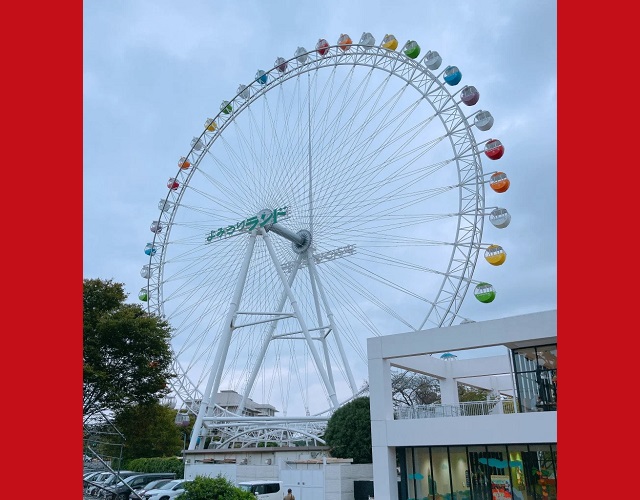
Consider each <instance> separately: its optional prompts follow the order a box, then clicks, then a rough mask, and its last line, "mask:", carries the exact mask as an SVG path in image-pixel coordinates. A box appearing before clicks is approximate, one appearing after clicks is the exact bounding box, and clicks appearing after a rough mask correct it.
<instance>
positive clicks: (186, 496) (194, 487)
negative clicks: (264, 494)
mask: <svg viewBox="0 0 640 500" xmlns="http://www.w3.org/2000/svg"><path fill="white" fill-rule="evenodd" d="M184 490H185V491H184V493H183V494H182V495H180V500H213V499H214V498H215V499H216V500H256V497H255V496H254V495H253V493H251V492H249V491H244V490H241V489H240V488H238V487H237V486H235V485H234V484H233V483H232V482H230V481H229V480H228V479H227V478H225V477H223V476H218V477H214V478H211V477H203V476H197V477H196V478H195V479H194V480H193V481H189V482H187V483H185V486H184Z"/></svg>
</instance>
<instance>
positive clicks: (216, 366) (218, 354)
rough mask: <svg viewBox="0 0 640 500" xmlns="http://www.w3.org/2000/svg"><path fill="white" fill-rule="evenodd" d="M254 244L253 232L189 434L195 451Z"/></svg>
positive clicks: (215, 389)
mask: <svg viewBox="0 0 640 500" xmlns="http://www.w3.org/2000/svg"><path fill="white" fill-rule="evenodd" d="M255 244H256V232H255V231H253V232H252V233H251V236H250V238H249V243H248V245H247V248H246V250H245V253H244V260H243V262H242V267H241V268H240V274H239V275H238V281H237V282H236V289H235V290H234V292H233V298H232V299H231V304H230V305H229V310H228V312H227V317H226V319H225V322H224V323H223V325H224V331H223V335H222V339H221V341H220V345H219V346H218V350H217V351H216V357H215V358H214V360H213V366H212V367H211V372H210V373H209V380H208V381H207V387H206V389H205V391H204V394H203V395H202V402H201V403H200V408H199V410H198V416H197V417H196V422H195V424H194V425H193V432H192V433H191V440H190V441H189V449H190V450H195V449H196V444H197V442H198V437H199V436H200V431H201V430H202V420H203V418H204V416H205V414H206V413H207V410H208V408H209V406H210V405H213V404H215V399H216V395H217V393H218V388H219V387H220V379H221V378H222V368H223V363H224V360H225V359H226V357H227V352H228V351H229V344H230V343H231V334H232V333H233V322H234V321H235V318H236V313H237V312H238V307H239V306H240V299H241V298H242V291H243V289H244V285H245V282H246V280H247V271H248V270H249V263H250V262H251V257H252V255H253V249H254V247H255ZM203 447H204V439H202V440H201V442H200V448H203Z"/></svg>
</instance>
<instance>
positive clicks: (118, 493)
mask: <svg viewBox="0 0 640 500" xmlns="http://www.w3.org/2000/svg"><path fill="white" fill-rule="evenodd" d="M175 478H176V474H175V472H146V473H139V474H134V475H132V476H129V477H125V478H124V479H122V480H120V481H118V482H117V483H115V484H114V485H112V486H108V487H106V488H105V489H104V490H103V492H102V495H101V496H102V497H104V498H105V499H106V500H127V499H128V498H129V494H130V493H131V490H134V489H136V488H141V487H143V486H145V485H147V484H149V483H150V482H151V481H154V480H156V479H167V480H168V481H170V480H172V479H175Z"/></svg>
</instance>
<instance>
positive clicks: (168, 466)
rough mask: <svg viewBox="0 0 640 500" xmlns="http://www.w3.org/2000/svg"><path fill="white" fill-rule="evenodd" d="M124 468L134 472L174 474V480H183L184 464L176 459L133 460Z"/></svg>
mask: <svg viewBox="0 0 640 500" xmlns="http://www.w3.org/2000/svg"><path fill="white" fill-rule="evenodd" d="M125 468H126V469H129V470H133V471H136V472H175V474H176V479H182V478H184V463H182V460H180V459H179V458H177V457H164V458H135V459H133V460H130V461H129V462H127V463H126V464H125Z"/></svg>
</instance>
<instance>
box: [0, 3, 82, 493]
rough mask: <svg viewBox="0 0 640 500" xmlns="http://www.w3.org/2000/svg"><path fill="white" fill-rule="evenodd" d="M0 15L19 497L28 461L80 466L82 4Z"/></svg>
mask: <svg viewBox="0 0 640 500" xmlns="http://www.w3.org/2000/svg"><path fill="white" fill-rule="evenodd" d="M3 21H4V22H3V23H2V24H3V26H2V30H0V40H2V47H3V48H4V50H3V57H2V64H3V70H4V71H3V75H4V77H3V84H4V85H3V97H4V99H3V115H4V120H3V121H4V122H5V127H4V130H3V144H4V146H5V157H6V158H7V163H6V164H5V166H6V167H9V168H6V169H5V176H4V178H5V190H4V192H3V195H4V196H3V201H4V206H5V212H4V213H5V217H4V219H5V222H4V224H3V226H4V227H3V233H4V234H3V241H2V243H3V244H2V245H0V248H1V250H0V252H1V254H0V255H1V259H2V262H3V263H4V267H5V272H4V276H5V277H6V276H8V278H9V279H8V280H6V279H5V280H3V288H4V294H3V298H4V301H3V302H4V303H3V311H4V314H3V325H2V327H1V329H2V332H3V335H2V339H3V346H2V352H3V353H4V356H3V365H4V366H3V368H4V374H5V380H6V381H7V382H8V383H6V384H5V391H6V393H5V399H4V404H5V410H4V414H5V417H7V416H8V415H11V418H5V420H4V422H5V433H4V434H5V440H4V450H5V458H6V460H8V461H9V463H10V464H11V465H12V467H11V470H12V474H13V475H14V477H15V478H16V480H15V481H14V483H15V484H16V485H21V486H20V487H19V489H20V490H21V491H23V493H24V492H25V491H26V492H28V491H29V485H31V484H32V482H33V481H32V479H33V467H35V466H36V464H39V465H38V466H43V464H44V465H46V464H49V465H47V467H53V468H58V467H64V470H65V471H68V472H69V471H70V472H71V473H70V475H69V476H70V477H74V476H75V477H78V478H79V477H80V474H81V471H82V463H81V461H80V460H81V459H80V456H81V451H82V425H81V422H82V408H81V405H82V334H81V331H82V287H81V278H82V3H80V2H79V1H78V2H62V3H60V2H35V4H34V3H33V2H31V3H24V2H23V3H21V2H13V3H10V4H7V5H5V6H4V7H3ZM10 179H11V180H10ZM11 424H17V425H11ZM75 471H77V476H76V472H75ZM72 484H73V483H72ZM77 484H78V487H80V481H79V480H78V481H77ZM78 493H80V492H78ZM28 495H29V493H27V496H28ZM80 497H81V496H79V498H80Z"/></svg>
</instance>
